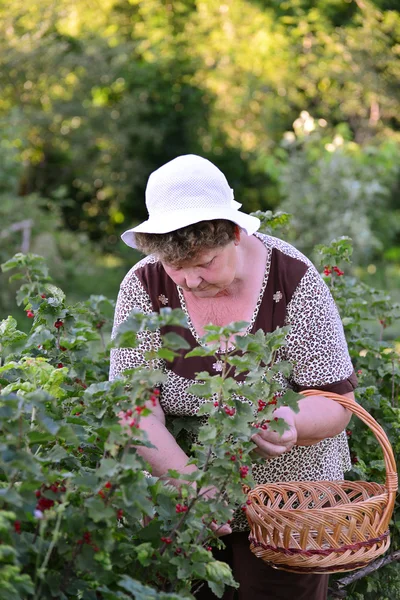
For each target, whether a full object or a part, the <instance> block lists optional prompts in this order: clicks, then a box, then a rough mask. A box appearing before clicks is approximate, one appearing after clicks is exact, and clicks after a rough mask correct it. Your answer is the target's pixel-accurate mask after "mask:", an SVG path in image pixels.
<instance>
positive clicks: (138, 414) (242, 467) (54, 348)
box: [0, 254, 295, 600]
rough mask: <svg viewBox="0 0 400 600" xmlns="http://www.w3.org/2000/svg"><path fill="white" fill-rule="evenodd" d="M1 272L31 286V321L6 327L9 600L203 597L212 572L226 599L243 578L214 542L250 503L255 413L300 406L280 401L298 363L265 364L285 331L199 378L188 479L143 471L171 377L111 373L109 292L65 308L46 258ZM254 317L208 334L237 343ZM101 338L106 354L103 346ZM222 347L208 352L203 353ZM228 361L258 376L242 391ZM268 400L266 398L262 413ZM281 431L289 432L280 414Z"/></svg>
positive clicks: (252, 343) (128, 331)
mask: <svg viewBox="0 0 400 600" xmlns="http://www.w3.org/2000/svg"><path fill="white" fill-rule="evenodd" d="M3 270H5V271H10V270H16V272H15V273H14V274H13V275H12V279H14V280H18V281H20V283H22V285H21V287H20V289H19V290H18V293H17V302H18V303H19V304H23V306H24V307H25V310H26V315H27V318H31V319H32V330H31V331H30V333H29V334H28V335H27V334H24V333H23V332H20V331H18V329H17V325H16V322H15V320H14V319H13V318H11V317H9V318H8V319H6V320H5V321H3V322H2V323H1V344H2V345H1V353H2V358H3V363H4V364H2V366H0V384H1V396H0V398H1V400H0V420H1V445H2V456H3V464H2V468H1V472H0V473H1V484H0V497H1V507H2V510H1V513H0V514H1V516H2V519H3V521H2V529H3V540H4V542H3V545H2V551H3V552H2V563H1V570H0V578H1V580H2V583H3V582H4V585H2V586H1V589H0V598H1V599H2V600H3V599H4V600H8V599H11V598H14V597H15V595H18V597H21V598H29V597H34V598H35V599H37V600H38V599H39V598H42V597H50V596H51V597H52V598H76V597H77V595H78V596H82V597H84V598H88V599H90V598H105V599H108V598H110V599H113V598H131V597H132V596H131V595H130V594H133V595H135V594H136V593H138V594H139V593H140V594H143V597H145V596H144V594H148V597H154V598H171V599H172V598H183V597H185V598H192V597H193V596H192V595H191V590H192V588H193V586H194V587H198V586H199V585H200V584H201V582H204V581H206V582H207V583H208V585H209V586H210V588H211V589H212V590H213V591H214V592H215V593H216V594H217V596H218V597H221V595H222V592H223V589H224V585H236V584H235V582H234V580H233V579H232V575H231V572H230V569H229V568H228V567H227V565H225V564H224V563H220V562H218V561H217V560H215V559H214V558H213V557H212V554H211V552H210V550H211V546H212V545H214V544H219V543H220V542H218V540H217V538H216V537H215V535H214V534H213V532H212V531H211V529H210V527H211V526H212V524H213V523H215V522H220V523H224V522H226V521H227V520H228V519H230V518H231V514H232V509H233V508H238V509H239V510H240V507H241V506H242V508H243V509H245V507H246V504H245V495H244V492H243V489H242V484H243V483H246V484H250V485H251V484H252V481H253V480H252V477H251V462H252V459H251V458H250V451H251V450H252V449H253V448H254V444H253V442H251V440H250V437H251V435H252V433H254V432H255V431H257V428H256V425H255V422H256V421H259V422H258V423H257V426H260V425H261V424H262V423H264V422H265V420H271V419H272V412H273V410H274V409H275V408H276V406H279V405H281V404H285V403H286V402H287V403H290V405H293V402H294V399H293V398H292V396H291V395H290V396H283V398H282V399H279V400H275V399H274V397H275V395H276V394H277V392H278V390H279V385H278V383H277V382H276V381H275V376H276V374H277V373H278V372H279V371H283V370H285V372H287V371H288V365H286V364H284V363H282V364H281V365H279V364H276V365H274V366H273V367H272V368H271V369H270V370H267V367H266V366H265V365H270V364H271V363H273V359H274V356H275V355H276V351H277V349H278V348H279V347H280V346H281V345H282V343H283V341H284V337H285V331H284V330H282V331H276V332H274V333H272V334H268V335H264V334H262V332H261V331H259V332H258V333H257V334H256V335H254V336H253V335H249V336H246V337H245V338H243V337H241V336H238V337H236V343H237V344H238V346H239V347H240V349H241V350H242V351H243V352H245V355H244V356H243V357H242V358H240V357H235V356H232V355H231V353H228V354H226V355H225V362H224V365H223V369H222V372H221V374H220V375H219V376H213V377H211V376H209V375H208V374H204V373H202V374H200V375H199V384H197V386H193V390H192V391H193V393H197V394H198V395H201V397H202V398H203V399H204V400H203V405H202V408H201V409H200V413H201V415H202V416H203V417H208V422H207V424H206V425H205V426H204V427H202V428H201V430H200V431H199V434H198V443H197V444H196V445H195V446H194V447H193V449H192V462H193V464H195V465H196V466H197V470H196V471H195V472H194V473H192V474H188V475H185V479H186V481H187V483H184V484H182V485H181V486H180V488H177V487H174V486H171V485H169V484H168V482H165V481H163V480H162V479H158V478H156V477H152V476H146V474H145V470H146V469H148V468H149V467H148V465H147V464H146V463H145V462H144V460H143V459H142V458H141V456H140V454H139V453H138V451H137V447H140V446H142V445H149V442H148V441H147V438H146V435H145V434H144V431H143V430H142V429H141V427H140V424H141V419H142V418H145V417H146V416H148V415H149V414H151V407H152V406H153V404H154V401H155V398H156V396H157V385H158V384H160V383H161V382H162V381H163V378H164V375H163V374H162V373H161V372H159V371H157V370H151V371H148V370H145V371H143V370H142V369H136V370H131V371H129V372H127V375H126V379H125V380H123V379H119V380H116V381H114V382H109V381H107V380H106V379H107V372H108V359H107V356H108V352H107V348H106V347H105V346H104V340H103V339H102V335H101V332H102V328H103V326H104V325H105V313H104V312H103V311H104V305H105V304H107V300H106V299H105V298H104V297H91V298H90V299H89V300H88V301H87V302H85V303H83V304H77V305H72V306H71V305H67V304H66V303H65V295H64V293H63V292H62V291H61V290H60V289H59V288H57V287H55V286H54V285H53V284H52V283H51V281H50V280H49V277H48V272H47V268H46V265H45V263H44V261H43V259H42V258H40V257H38V256H35V255H31V254H30V255H22V254H17V255H16V256H15V257H14V258H13V259H11V260H9V261H7V263H5V264H4V265H3ZM183 318H184V316H183V313H181V311H170V310H168V309H164V310H163V311H162V314H160V315H156V314H153V315H150V316H145V315H140V314H133V315H131V316H130V317H129V319H128V321H126V322H125V323H124V324H123V325H122V326H121V328H120V329H119V331H118V335H117V343H119V344H122V345H124V346H126V345H129V346H132V345H135V343H136V334H137V332H139V331H141V330H142V329H143V328H146V329H149V330H154V329H155V328H158V327H160V324H165V325H177V324H180V325H181V324H182V323H183ZM243 325H244V324H243V323H237V324H233V325H232V326H229V327H225V328H218V327H211V326H210V327H209V328H208V333H207V334H206V336H205V338H204V342H205V343H207V344H210V343H211V344H214V345H215V340H216V339H220V338H221V336H222V337H224V338H226V339H229V338H230V337H231V335H232V334H234V333H235V332H238V331H240V329H241V327H242V326H243ZM93 343H97V344H100V348H101V349H100V351H95V352H93ZM102 343H103V346H101V344H102ZM180 345H182V342H181V340H180V339H179V336H177V335H173V334H171V333H170V334H167V335H166V336H165V338H164V348H163V349H162V350H161V351H160V354H161V352H162V353H163V354H162V355H163V357H164V358H165V357H166V356H169V357H170V358H172V357H173V356H174V354H175V352H176V350H177V348H179V346H180ZM166 352H168V353H169V354H166ZM214 352H215V348H214V349H212V348H211V349H209V348H208V347H207V348H198V349H197V350H195V351H192V354H196V355H199V354H204V355H208V354H210V353H214ZM149 358H151V359H154V358H157V353H151V354H150V356H149ZM231 366H235V368H236V370H238V371H240V372H241V371H245V370H248V371H249V376H248V379H247V384H246V386H245V387H240V386H239V384H238V383H237V382H236V381H235V380H234V379H233V378H232V377H231V376H230V371H231ZM243 393H245V394H246V401H244V398H243V397H242V394H243ZM260 397H262V398H264V399H265V400H266V402H264V403H263V406H262V407H261V409H260V407H259V403H258V399H259V398H260ZM269 399H270V400H273V401H271V402H270V403H269V404H268V400H269ZM253 405H255V407H254V406H253ZM294 406H295V404H294ZM260 412H261V413H262V414H259V413H260ZM256 415H258V419H257V416H256ZM273 426H274V428H276V430H277V431H283V430H284V429H285V423H284V421H282V419H278V420H277V421H276V422H275V421H274V422H273ZM232 431H234V433H233V434H232ZM227 455H229V457H231V456H233V457H234V460H233V459H231V458H229V457H227ZM170 477H172V478H175V479H176V478H179V474H178V473H176V472H170ZM212 489H213V490H218V492H216V493H215V492H214V493H211V492H210V490H212ZM227 500H229V506H228V505H227ZM144 519H147V525H145V526H144V521H143V520H144ZM150 567H151V568H150ZM121 588H122V589H123V590H124V592H122V591H121ZM126 592H127V593H126ZM140 597H142V596H140Z"/></svg>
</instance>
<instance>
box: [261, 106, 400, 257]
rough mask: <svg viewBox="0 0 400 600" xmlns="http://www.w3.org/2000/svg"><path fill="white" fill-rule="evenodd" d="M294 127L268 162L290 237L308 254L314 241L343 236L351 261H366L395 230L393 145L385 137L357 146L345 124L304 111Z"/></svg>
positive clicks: (399, 224)
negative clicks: (333, 126)
mask: <svg viewBox="0 0 400 600" xmlns="http://www.w3.org/2000/svg"><path fill="white" fill-rule="evenodd" d="M293 128H294V132H288V133H287V134H286V135H285V137H284V139H283V141H282V143H281V147H280V149H279V152H277V153H275V160H273V161H271V162H270V163H269V165H270V166H269V169H270V172H271V175H273V176H274V177H275V179H276V180H277V184H278V185H279V188H280V190H281V194H282V197H283V202H282V203H281V206H280V208H281V209H282V210H284V211H287V212H289V213H290V214H291V215H293V217H292V220H291V229H290V231H289V236H288V237H289V239H290V240H291V241H292V242H293V243H295V245H296V246H297V247H298V248H300V249H301V250H303V251H304V252H305V253H306V254H307V255H308V256H310V255H311V254H312V250H313V248H314V246H315V245H316V244H321V243H326V240H327V239H331V238H332V237H337V236H339V235H348V236H349V237H351V238H352V240H353V249H354V260H355V262H356V264H357V265H368V264H369V263H370V262H371V261H372V260H374V259H376V258H377V257H378V256H380V255H381V253H382V250H383V248H385V247H386V248H388V247H390V246H391V244H394V243H395V242H396V241H397V240H398V237H399V233H400V221H399V219H398V216H397V215H396V213H394V212H393V213H390V202H391V196H392V190H393V189H394V185H395V182H396V179H397V178H398V177H399V168H398V161H397V154H398V147H397V145H396V144H394V143H393V142H390V141H385V142H383V143H381V144H379V145H378V144H375V145H371V146H368V145H366V146H364V147H363V148H362V149H361V147H360V146H359V145H358V144H356V143H354V141H352V140H351V139H350V138H349V131H348V129H347V128H346V127H344V126H340V127H338V128H337V129H336V131H331V130H330V128H327V123H326V122H325V121H324V120H320V121H317V120H316V119H314V118H313V117H312V116H311V115H310V114H309V113H307V112H306V111H303V112H302V113H301V115H300V117H299V118H298V119H296V121H295V122H294V124H293ZM388 214H392V221H391V223H392V226H391V228H390V229H389V228H388V226H387V218H388Z"/></svg>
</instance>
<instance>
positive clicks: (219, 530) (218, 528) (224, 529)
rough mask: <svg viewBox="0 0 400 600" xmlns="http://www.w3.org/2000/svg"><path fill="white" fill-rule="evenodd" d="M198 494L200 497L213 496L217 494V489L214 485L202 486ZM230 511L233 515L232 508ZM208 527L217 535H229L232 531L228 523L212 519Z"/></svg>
mask: <svg viewBox="0 0 400 600" xmlns="http://www.w3.org/2000/svg"><path fill="white" fill-rule="evenodd" d="M200 494H201V495H202V498H214V497H215V496H217V495H218V494H219V490H218V489H217V488H216V487H214V486H211V487H209V488H207V489H203V488H202V489H201V490H200ZM231 513H232V515H233V510H232V511H231ZM210 529H211V530H212V531H213V532H214V533H215V535H216V536H217V537H222V536H224V535H229V534H230V533H232V527H231V526H230V525H229V523H222V524H219V523H217V522H215V521H212V522H211V524H210Z"/></svg>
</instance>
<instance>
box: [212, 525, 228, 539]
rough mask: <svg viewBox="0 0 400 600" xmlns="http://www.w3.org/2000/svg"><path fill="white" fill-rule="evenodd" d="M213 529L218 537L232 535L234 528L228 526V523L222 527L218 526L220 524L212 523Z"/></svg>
mask: <svg viewBox="0 0 400 600" xmlns="http://www.w3.org/2000/svg"><path fill="white" fill-rule="evenodd" d="M211 529H212V530H213V532H214V533H215V534H216V535H217V536H218V537H222V536H223V535H229V534H230V533H232V527H231V526H230V525H228V523H223V524H222V525H218V523H211Z"/></svg>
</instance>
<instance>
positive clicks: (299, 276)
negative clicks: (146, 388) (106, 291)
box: [110, 233, 357, 531]
mask: <svg viewBox="0 0 400 600" xmlns="http://www.w3.org/2000/svg"><path fill="white" fill-rule="evenodd" d="M255 235H256V237H258V238H259V239H260V240H261V241H262V242H263V243H264V244H265V246H266V248H267V251H268V252H267V261H266V266H265V274H264V279H263V284H262V287H261V290H260V294H259V298H258V301H257V305H256V307H255V310H254V313H253V316H252V319H251V322H250V323H249V326H248V329H247V333H255V332H256V331H257V330H258V329H260V328H261V329H262V330H263V331H264V332H271V331H274V330H275V329H276V327H282V326H284V325H290V331H289V333H288V335H287V338H286V342H287V344H286V346H285V347H284V348H283V349H282V350H281V352H280V354H279V359H280V360H287V361H290V362H291V363H292V364H293V372H292V375H291V378H290V379H284V378H283V377H282V388H283V390H284V389H285V388H288V387H289V388H292V389H294V390H296V391H301V390H303V389H307V388H317V389H320V390H322V391H332V392H336V393H339V394H343V393H346V392H351V391H353V390H354V388H355V387H356V382H357V381H356V377H355V374H354V370H353V366H352V364H351V361H350V357H349V354H348V350H347V344H346V340H345V337H344V333H343V327H342V323H341V320H340V316H339V314H338V311H337V308H336V305H335V303H334V301H333V298H332V296H331V294H330V292H329V290H328V288H327V286H326V284H325V283H324V281H323V280H322V278H321V277H320V275H319V273H318V272H317V270H316V269H315V267H314V266H313V265H312V263H311V262H310V261H309V260H308V259H307V258H306V257H305V256H304V255H303V254H301V253H300V252H299V251H298V250H296V249H295V248H294V247H293V246H291V245H290V244H288V243H286V242H283V241H281V240H279V239H277V238H274V237H272V236H267V235H263V234H258V233H257V234H255ZM164 306H169V307H171V308H181V309H183V311H184V312H185V313H186V317H187V322H188V328H187V329H186V328H179V327H178V328H177V327H174V328H171V327H164V328H162V329H161V330H159V331H157V332H151V333H150V332H143V333H142V334H141V343H140V346H139V347H138V348H134V349H133V348H120V349H113V350H112V351H111V366H110V379H114V378H115V377H117V376H118V374H119V373H121V372H122V371H124V370H125V369H130V368H133V367H136V366H138V365H146V361H145V359H144V356H143V354H144V352H146V351H147V350H150V349H151V348H154V347H155V346H156V347H160V346H161V336H162V335H164V334H165V333H167V332H168V331H171V330H173V331H176V332H177V333H179V335H181V336H182V337H184V338H185V339H186V341H187V342H188V343H189V345H190V347H191V348H194V347H196V345H198V344H199V343H200V340H199V338H198V336H197V333H196V331H195V329H194V327H193V324H192V322H191V319H190V315H189V313H188V311H187V308H186V305H185V299H184V296H183V293H182V290H181V289H180V288H178V287H177V286H176V285H175V284H174V283H173V281H172V280H171V279H170V278H169V277H168V275H167V274H166V273H165V271H164V269H163V267H162V264H161V263H160V262H159V261H158V259H157V258H155V257H154V256H149V257H147V258H145V259H143V260H141V261H140V262H139V263H137V264H136V265H135V266H134V267H133V268H132V269H131V270H130V271H129V273H128V274H127V275H126V277H125V278H124V280H123V282H122V284H121V288H120V292H119V295H118V300H117V306H116V310H115V318H114V328H113V336H114V335H115V333H116V329H117V327H118V326H119V325H120V323H122V322H123V321H124V320H125V319H127V317H128V316H129V314H130V312H131V311H132V310H133V309H140V311H141V312H143V313H145V314H150V313H151V312H158V311H159V310H160V308H162V307H164ZM147 366H149V365H147ZM152 366H153V367H154V366H156V367H157V368H160V369H162V370H163V371H164V372H165V373H166V374H167V380H166V382H165V383H164V384H163V385H162V387H161V393H160V404H161V406H162V408H163V410H164V412H165V414H166V415H167V416H169V417H172V418H173V417H195V416H196V414H197V411H198V409H199V407H200V405H201V404H202V402H204V400H202V399H201V398H198V397H197V396H194V395H192V394H190V393H188V392H187V391H186V390H187V388H188V387H189V386H190V385H192V384H193V383H194V378H195V374H196V373H198V372H200V371H208V372H209V373H216V372H218V370H220V368H221V367H220V363H219V361H218V360H216V359H215V358H214V357H193V358H188V359H185V358H184V352H182V353H180V354H179V355H178V356H177V357H176V358H175V359H174V361H173V362H172V363H168V365H167V364H166V363H165V362H164V361H161V360H160V361H159V363H158V364H157V365H152ZM237 379H238V381H241V378H240V376H239V377H237ZM350 468H351V462H350V455H349V449H348V444H347V438H346V433H345V432H344V431H343V432H342V433H340V434H339V435H337V436H335V437H333V438H327V439H324V440H322V441H320V442H319V443H317V444H314V445H312V446H295V447H294V448H293V449H292V450H291V451H290V452H287V453H286V454H283V455H282V456H279V457H277V458H274V459H269V460H266V461H265V463H263V464H257V465H254V467H253V476H254V479H255V481H256V482H257V483H269V482H276V481H299V480H303V481H306V480H307V481H318V480H319V481H321V480H340V479H343V473H344V472H345V471H348V470H349V469H350ZM246 529H248V525H247V521H246V518H245V515H244V514H243V513H241V514H237V515H236V517H235V519H234V521H233V530H235V531H244V530H246Z"/></svg>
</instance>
